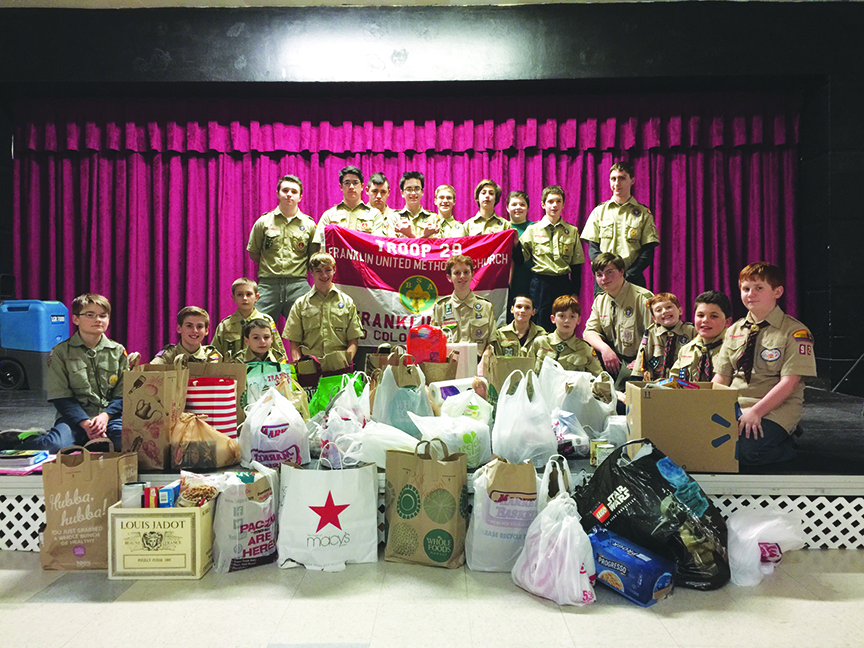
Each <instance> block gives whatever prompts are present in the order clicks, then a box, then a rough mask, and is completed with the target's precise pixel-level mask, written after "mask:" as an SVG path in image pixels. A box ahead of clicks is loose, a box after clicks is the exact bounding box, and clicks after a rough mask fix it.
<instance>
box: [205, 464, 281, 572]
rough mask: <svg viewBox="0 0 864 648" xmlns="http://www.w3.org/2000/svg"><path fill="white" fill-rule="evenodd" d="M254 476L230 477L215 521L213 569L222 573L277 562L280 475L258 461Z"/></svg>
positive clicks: (231, 475)
mask: <svg viewBox="0 0 864 648" xmlns="http://www.w3.org/2000/svg"><path fill="white" fill-rule="evenodd" d="M252 468H253V469H254V470H255V471H256V472H254V473H249V472H244V473H228V474H227V484H226V486H225V487H224V490H222V492H221V493H220V494H219V497H218V499H217V500H216V509H215V513H214V517H213V569H215V570H216V571H217V572H219V573H223V574H224V573H226V572H233V571H239V570H241V569H249V568H250V567H257V566H258V565H266V564H269V563H272V562H275V561H276V528H277V527H276V522H277V513H278V511H277V505H278V501H279V475H278V473H277V472H276V471H275V470H271V469H270V468H267V466H264V465H262V464H259V463H258V462H256V461H253V462H252Z"/></svg>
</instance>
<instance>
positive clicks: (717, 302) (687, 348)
mask: <svg viewBox="0 0 864 648" xmlns="http://www.w3.org/2000/svg"><path fill="white" fill-rule="evenodd" d="M693 322H694V324H695V325H696V337H695V338H693V339H692V340H690V342H688V343H687V344H685V345H684V346H683V347H681V349H680V350H679V351H678V359H677V360H676V361H675V364H674V365H672V371H671V374H672V375H673V376H677V377H678V378H682V379H683V380H689V381H691V382H708V381H710V380H711V379H713V378H714V362H715V361H716V359H717V356H718V355H719V354H720V348H721V345H722V344H723V340H724V339H725V336H724V333H725V332H726V328H727V327H728V326H729V325H730V324H732V303H731V302H730V301H729V297H727V296H726V294H725V293H722V292H720V291H719V290H706V291H705V292H703V293H702V294H701V295H699V296H698V297H697V298H696V312H695V314H694V316H693Z"/></svg>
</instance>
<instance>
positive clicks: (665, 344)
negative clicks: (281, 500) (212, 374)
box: [22, 162, 816, 464]
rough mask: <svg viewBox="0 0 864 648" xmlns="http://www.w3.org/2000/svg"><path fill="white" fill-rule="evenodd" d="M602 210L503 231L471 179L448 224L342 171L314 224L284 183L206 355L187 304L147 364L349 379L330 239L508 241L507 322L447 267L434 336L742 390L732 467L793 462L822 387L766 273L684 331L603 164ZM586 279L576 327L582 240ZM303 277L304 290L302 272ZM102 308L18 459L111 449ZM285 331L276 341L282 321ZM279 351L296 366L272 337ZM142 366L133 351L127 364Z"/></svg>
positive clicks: (638, 210) (549, 207)
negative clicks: (103, 442)
mask: <svg viewBox="0 0 864 648" xmlns="http://www.w3.org/2000/svg"><path fill="white" fill-rule="evenodd" d="M609 181H610V188H611V190H612V198H611V199H610V200H608V201H606V202H604V203H602V204H600V205H599V206H597V207H596V208H595V209H594V210H593V211H592V212H591V214H590V216H589V217H588V220H587V222H586V224H585V227H584V231H583V234H582V237H581V238H580V235H579V231H578V229H577V228H576V226H574V225H572V224H569V223H566V222H564V221H563V219H562V214H563V207H564V200H565V196H564V191H563V189H562V188H561V187H558V186H554V185H553V186H550V187H546V188H545V189H544V190H543V193H542V197H541V198H542V202H543V211H544V216H543V218H542V219H541V220H539V221H537V222H533V223H530V222H528V220H527V218H526V215H527V210H528V205H529V198H528V196H527V195H526V194H525V193H524V192H521V191H514V192H511V193H510V195H509V196H508V199H507V212H508V216H509V220H508V219H504V218H501V217H500V216H498V215H497V214H496V213H495V207H496V205H497V204H498V203H499V201H500V199H501V187H500V186H498V185H497V184H496V183H495V182H493V181H492V180H483V181H481V182H480V183H479V184H478V185H477V187H476V188H475V190H474V197H475V201H476V203H477V206H478V212H477V214H476V215H475V216H474V217H473V218H471V219H469V220H468V221H466V222H464V223H460V222H458V221H456V220H454V218H453V206H454V202H455V191H454V189H453V187H452V186H450V185H441V186H439V187H438V188H437V189H436V190H435V205H436V207H437V209H438V211H437V213H432V212H429V211H426V210H425V209H423V207H422V206H421V204H420V202H421V198H422V196H423V191H424V177H423V174H421V173H419V172H414V171H409V172H406V173H405V174H403V175H402V177H401V179H400V181H399V189H400V191H401V193H402V197H403V198H404V202H405V206H404V208H403V209H401V210H399V211H394V210H392V209H390V208H389V207H388V206H387V198H388V196H389V193H390V189H389V183H388V180H387V178H386V177H385V176H384V175H383V174H381V173H376V174H373V175H372V176H371V178H370V179H369V183H368V185H366V186H365V189H366V192H367V194H368V196H369V198H370V201H369V203H366V202H364V201H363V200H362V192H363V189H364V184H363V174H362V172H361V171H360V169H358V168H357V167H353V166H347V167H344V168H343V169H342V170H341V171H340V173H339V184H340V188H341V190H342V194H343V200H342V201H341V202H340V203H339V204H338V205H336V206H334V207H332V208H330V209H328V210H327V211H326V212H324V214H323V215H322V216H321V218H320V219H319V222H318V224H317V226H316V224H315V222H314V221H313V220H312V219H311V218H309V217H308V216H306V215H305V214H303V213H302V212H301V211H300V209H299V203H300V200H301V198H302V192H303V185H302V183H301V181H300V179H299V178H297V177H296V176H293V175H286V176H284V177H283V178H282V179H281V180H280V181H279V183H278V186H277V190H278V196H279V206H278V207H277V208H276V209H274V210H273V211H271V212H268V213H266V214H264V215H262V216H261V217H260V218H259V219H258V220H257V221H256V222H255V224H254V225H253V227H252V231H251V233H250V236H249V243H248V245H247V251H248V252H249V256H250V258H251V259H252V260H253V261H254V262H255V263H256V264H257V265H258V282H257V283H256V282H255V281H252V280H250V279H247V278H240V279H237V280H236V281H235V282H234V283H233V285H232V288H231V289H232V297H233V300H234V302H235V303H236V305H237V311H236V312H235V313H234V314H232V315H231V316H229V317H227V318H225V319H224V320H222V321H221V322H220V323H219V325H218V326H217V327H216V331H215V333H214V336H213V340H212V341H211V343H210V344H209V345H208V344H207V343H206V342H207V338H208V335H209V328H210V320H209V316H208V314H207V312H206V311H204V310H203V309H201V308H198V307H195V306H188V307H186V308H184V309H182V310H181V311H180V313H179V314H178V318H177V330H178V333H179V336H180V341H179V343H178V344H176V345H169V346H166V347H165V348H163V349H162V350H161V351H159V353H157V354H156V357H155V358H153V360H152V362H153V363H172V362H176V361H178V360H180V359H181V358H188V359H189V360H191V361H203V362H211V361H220V360H230V361H235V362H255V361H261V360H271V361H275V362H286V361H290V362H296V361H297V360H299V359H300V358H301V357H302V356H305V355H314V356H316V357H317V358H319V359H321V362H322V368H323V369H324V370H325V371H337V370H339V369H342V368H345V367H349V366H351V364H352V363H353V359H354V356H355V355H356V353H357V348H358V343H359V341H360V339H361V338H362V337H363V335H364V331H363V328H362V326H361V324H360V319H359V317H358V314H357V309H356V306H355V305H354V302H353V300H352V299H351V298H350V297H349V296H348V295H346V294H345V293H343V292H342V291H340V290H339V289H338V288H336V287H335V286H334V284H333V276H334V272H335V269H336V268H335V266H336V264H335V260H334V259H333V257H332V256H331V255H329V254H327V253H326V252H321V250H322V248H323V247H324V226H326V225H327V224H328V223H333V224H338V225H340V226H343V227H348V228H352V229H355V230H359V231H362V232H366V233H370V234H378V235H385V236H400V237H409V238H413V237H417V238H435V237H448V238H450V237H459V236H475V235H480V234H486V233H491V232H498V231H503V230H507V229H511V228H513V229H516V230H517V232H518V233H519V244H518V245H517V246H516V248H515V249H514V255H513V256H514V262H515V265H514V273H513V279H512V282H511V286H510V309H509V312H510V317H508V319H511V323H509V324H507V325H506V326H503V327H501V328H496V326H495V322H496V314H495V313H494V312H493V309H492V305H491V303H490V302H489V301H487V300H485V299H483V298H482V297H480V296H478V295H476V294H475V293H474V292H473V291H472V290H471V284H472V280H473V276H474V263H473V260H472V259H471V258H470V257H468V256H464V255H454V256H452V257H450V258H449V259H448V261H447V263H446V265H445V270H446V273H447V277H448V280H449V281H450V283H451V284H452V285H453V290H452V293H451V294H450V295H448V296H446V297H442V298H441V299H439V300H438V302H437V303H436V304H435V306H434V309H433V315H432V324H433V325H435V326H438V327H440V328H441V329H442V330H443V331H444V332H445V333H446V335H447V338H448V340H449V341H450V342H462V341H469V342H476V343H477V344H478V350H479V351H480V352H481V353H487V354H488V353H494V354H497V355H502V356H529V357H534V358H536V366H537V367H538V368H539V366H540V365H541V364H542V361H543V359H544V358H546V357H550V358H553V359H555V360H557V361H558V362H559V363H560V364H561V365H562V366H563V367H564V368H565V369H568V370H575V371H588V372H590V373H592V374H593V375H595V376H596V375H599V374H600V373H601V372H602V371H606V372H608V373H609V374H610V375H611V376H612V377H613V378H614V379H615V384H616V388H617V389H619V390H620V389H623V385H624V383H625V382H626V381H627V380H628V379H631V378H635V379H640V380H646V381H653V380H657V379H661V378H667V377H670V376H674V377H679V378H683V379H685V380H688V381H713V382H715V383H719V384H722V385H731V386H732V387H734V388H737V389H738V390H739V396H740V405H741V408H742V415H741V418H740V419H739V425H738V427H739V435H740V437H739V451H738V454H739V460H740V461H741V463H743V464H766V463H777V462H783V461H787V460H790V459H792V458H794V455H795V441H794V438H793V436H792V433H793V432H795V430H796V427H797V425H798V422H799V420H800V418H801V413H802V406H803V392H804V382H803V379H805V378H807V377H810V376H815V375H816V366H815V358H814V356H813V338H812V335H811V334H810V331H809V330H808V329H807V327H805V326H804V325H803V324H802V323H800V322H798V321H797V320H795V319H793V318H792V317H790V316H788V315H786V314H785V313H783V311H782V310H781V309H780V307H779V306H778V305H777V300H778V299H779V298H780V297H781V295H782V294H783V290H784V288H783V286H784V283H785V279H784V276H783V273H782V270H780V268H778V267H777V266H775V265H772V264H769V263H765V262H759V263H754V264H751V265H748V266H747V267H746V268H744V269H743V270H742V271H741V273H740V275H739V287H740V291H741V299H742V302H743V303H744V305H745V306H746V308H747V310H748V315H747V316H746V317H745V318H743V319H742V320H740V321H738V322H736V323H735V324H732V325H731V327H730V324H731V322H732V319H731V313H732V308H731V304H730V301H729V298H728V297H727V296H726V295H725V294H723V293H720V292H718V291H714V290H709V291H707V292H704V293H702V294H700V295H699V296H698V297H697V298H696V300H695V313H694V322H695V325H694V324H689V323H685V322H684V321H683V319H682V309H681V304H680V302H679V300H678V298H677V297H676V296H675V295H673V294H671V293H668V292H660V293H658V294H656V295H654V294H652V293H651V292H650V291H648V290H647V289H646V288H645V287H644V285H645V281H644V275H643V273H644V270H645V269H646V268H647V267H648V266H649V265H650V264H651V262H652V260H653V255H654V248H655V247H656V246H657V245H658V237H657V230H656V227H655V225H654V218H653V215H652V214H651V211H650V210H649V209H648V208H647V207H645V206H644V205H642V204H640V203H639V202H637V201H636V200H635V199H634V198H633V196H632V195H631V189H632V186H633V181H634V177H633V167H632V166H631V165H630V164H629V163H627V162H619V163H616V164H614V165H613V166H612V168H611V170H610V175H609ZM583 239H584V240H585V241H587V242H588V256H589V259H590V261H591V270H592V273H593V276H594V278H595V280H596V287H595V292H596V294H595V298H594V302H593V304H592V306H591V314H590V316H589V318H588V321H587V323H586V326H585V330H584V334H583V335H584V339H583V338H580V337H578V336H577V335H576V329H577V327H578V325H579V323H580V318H581V305H580V303H579V300H578V299H577V297H575V296H574V294H575V293H578V292H579V287H580V286H579V284H580V270H581V265H582V264H583V263H584V255H583V250H582V240H583ZM310 272H311V275H312V279H313V285H312V288H311V290H310V287H309V284H308V282H307V274H308V273H310ZM110 310H111V307H110V304H109V303H108V301H107V300H106V299H105V298H104V297H102V296H100V295H94V294H90V293H88V294H85V295H82V296H80V297H78V298H76V300H75V301H74V302H73V304H72V312H73V315H72V320H73V323H74V324H75V325H76V326H77V327H78V331H77V332H76V333H75V334H74V335H73V336H72V337H71V338H70V339H69V340H68V341H66V342H63V343H61V344H60V345H58V346H57V347H56V348H55V350H54V352H53V353H52V356H51V359H50V365H49V400H50V401H51V402H52V403H54V404H55V406H56V407H57V411H58V419H57V423H56V424H55V426H54V428H52V429H51V430H49V431H48V432H47V433H46V434H44V435H39V436H35V437H32V438H30V439H27V440H25V441H24V442H23V444H22V447H32V448H37V447H38V448H48V449H56V448H59V447H62V446H63V445H70V444H72V443H81V442H82V441H86V440H87V439H88V438H91V439H92V438H97V437H101V436H108V437H109V438H110V439H111V440H112V441H114V442H115V445H118V446H119V442H120V439H119V430H120V423H119V421H120V410H121V405H122V396H121V394H122V392H121V390H120V389H119V386H120V385H121V383H122V375H123V372H124V371H125V369H126V368H127V367H128V366H129V365H130V364H134V363H135V362H137V360H138V358H137V357H129V358H127V357H126V355H125V350H124V349H123V347H122V346H121V345H119V344H117V343H115V342H112V341H110V340H108V338H107V337H105V335H104V331H105V329H106V328H107V326H108V320H109V317H110ZM280 315H283V316H284V317H285V318H286V324H285V328H284V331H283V333H282V335H281V336H280V335H279V333H278V332H277V329H276V323H275V322H276V320H277V319H278V317H279V316H280ZM283 337H284V338H285V339H287V340H288V341H289V351H288V353H290V357H288V356H287V355H286V350H285V346H284V344H283V342H282V338H283ZM133 356H137V354H133Z"/></svg>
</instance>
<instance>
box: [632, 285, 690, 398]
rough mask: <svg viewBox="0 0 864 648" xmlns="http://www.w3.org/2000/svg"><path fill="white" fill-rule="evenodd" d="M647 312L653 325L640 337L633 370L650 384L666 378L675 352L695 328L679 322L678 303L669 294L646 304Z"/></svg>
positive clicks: (662, 293)
mask: <svg viewBox="0 0 864 648" xmlns="http://www.w3.org/2000/svg"><path fill="white" fill-rule="evenodd" d="M648 308H650V309H651V319H652V320H653V324H651V325H650V326H649V327H648V328H647V329H646V330H645V335H643V336H642V343H641V344H640V345H639V352H638V353H637V354H636V362H635V363H633V366H634V367H635V370H636V371H639V372H641V373H642V379H643V380H646V381H649V382H650V381H652V380H660V379H661V378H668V377H669V370H670V369H671V368H672V365H673V364H675V360H677V358H678V349H680V348H681V347H682V346H684V345H685V344H687V343H688V342H689V341H690V340H692V339H693V336H694V335H695V332H696V328H695V327H694V326H693V325H692V324H688V323H687V322H682V321H681V303H680V302H679V301H678V298H677V297H676V296H675V295H673V294H672V293H668V292H661V293H657V294H656V295H654V296H653V297H652V298H651V299H649V300H648Z"/></svg>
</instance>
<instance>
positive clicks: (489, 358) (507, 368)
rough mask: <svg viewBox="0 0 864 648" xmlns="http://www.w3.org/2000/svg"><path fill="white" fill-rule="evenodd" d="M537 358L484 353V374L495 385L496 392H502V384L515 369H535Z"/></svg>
mask: <svg viewBox="0 0 864 648" xmlns="http://www.w3.org/2000/svg"><path fill="white" fill-rule="evenodd" d="M535 362H536V359H535V358H523V357H515V358H514V357H504V356H496V355H493V354H491V353H484V354H483V360H482V361H481V371H482V372H483V373H482V376H483V377H484V378H485V379H486V380H488V381H489V384H490V385H492V386H493V387H495V392H496V393H498V394H500V393H501V386H502V385H503V384H504V381H505V380H507V376H509V375H510V374H511V373H513V372H514V371H521V372H522V373H527V372H529V371H532V370H533V369H534V363H535Z"/></svg>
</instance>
